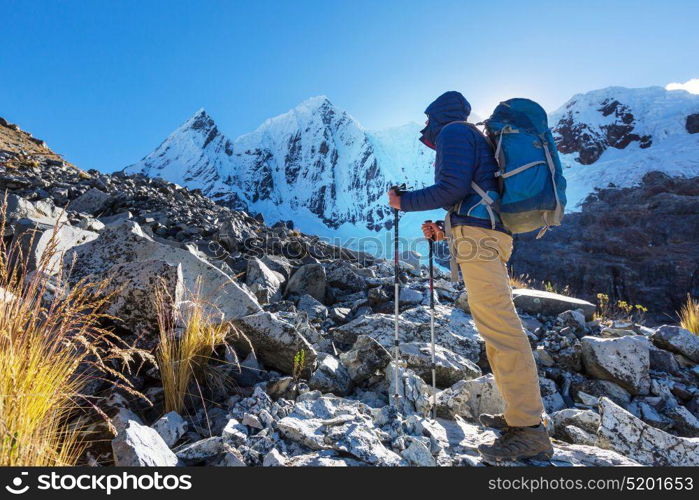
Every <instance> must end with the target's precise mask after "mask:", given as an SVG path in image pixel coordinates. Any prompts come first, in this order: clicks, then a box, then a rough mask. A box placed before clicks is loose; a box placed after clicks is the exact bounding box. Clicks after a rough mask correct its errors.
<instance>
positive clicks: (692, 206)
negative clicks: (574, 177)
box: [511, 172, 699, 322]
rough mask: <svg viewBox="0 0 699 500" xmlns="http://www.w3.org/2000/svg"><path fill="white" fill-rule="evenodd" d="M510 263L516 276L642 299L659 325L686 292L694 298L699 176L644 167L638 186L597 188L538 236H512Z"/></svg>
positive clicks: (698, 291)
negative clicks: (579, 208) (560, 222)
mask: <svg viewBox="0 0 699 500" xmlns="http://www.w3.org/2000/svg"><path fill="white" fill-rule="evenodd" d="M542 255H545V256H546V259H545V261H546V265H542ZM511 262H512V266H513V269H514V271H515V274H528V275H530V276H533V277H536V278H537V279H539V280H542V281H549V282H551V283H555V284H559V285H561V286H565V285H567V286H568V287H569V288H570V290H571V291H572V292H573V293H575V294H578V295H580V296H583V297H585V298H587V299H588V300H594V299H595V296H596V294H597V293H605V294H607V295H608V296H609V297H611V299H612V301H614V302H616V301H617V300H625V301H627V302H630V303H632V304H641V305H644V306H645V307H647V308H648V309H649V314H650V317H651V318H652V319H654V320H655V321H658V322H666V321H668V318H670V319H671V318H674V317H675V312H676V311H678V310H679V309H680V307H681V306H682V304H684V303H685V301H686V300H687V294H690V295H692V296H693V297H699V177H693V178H688V179H682V178H677V177H674V178H673V177H670V176H668V175H666V174H663V173H660V172H651V173H648V174H646V175H645V176H644V177H643V179H642V181H641V184H640V186H636V187H628V188H607V189H602V190H599V191H598V192H597V193H596V194H594V195H592V196H590V197H589V198H588V199H587V201H585V203H584V204H583V207H582V211H581V212H577V213H573V214H569V215H567V216H566V218H565V221H564V223H563V225H561V226H560V227H557V228H555V229H553V230H551V231H550V232H549V233H548V234H547V235H546V236H545V237H544V238H542V239H539V240H537V239H535V237H534V235H532V234H527V235H521V236H518V237H517V241H516V244H515V251H514V254H513V257H512V261H511Z"/></svg>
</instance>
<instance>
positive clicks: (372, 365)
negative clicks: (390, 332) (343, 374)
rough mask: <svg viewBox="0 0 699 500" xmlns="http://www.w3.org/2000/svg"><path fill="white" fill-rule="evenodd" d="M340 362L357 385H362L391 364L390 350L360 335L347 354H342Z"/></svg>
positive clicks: (366, 336)
mask: <svg viewBox="0 0 699 500" xmlns="http://www.w3.org/2000/svg"><path fill="white" fill-rule="evenodd" d="M340 360H341V361H342V364H343V365H344V366H345V368H346V369H347V372H348V373H349V376H350V378H351V379H352V380H353V381H354V382H355V383H357V384H358V383H361V382H363V381H364V380H366V379H368V378H369V377H371V376H372V375H374V374H375V373H376V372H377V371H382V370H384V369H385V368H386V366H387V365H388V364H389V363H390V362H391V354H390V353H389V352H388V350H387V349H386V348H385V347H384V346H382V345H381V344H379V343H378V342H377V341H376V340H374V339H373V338H371V337H369V336H368V335H360V336H359V337H357V340H356V342H355V343H354V345H353V346H352V349H350V350H349V351H347V352H343V353H342V354H340Z"/></svg>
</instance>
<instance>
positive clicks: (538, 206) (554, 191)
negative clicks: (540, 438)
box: [472, 98, 566, 238]
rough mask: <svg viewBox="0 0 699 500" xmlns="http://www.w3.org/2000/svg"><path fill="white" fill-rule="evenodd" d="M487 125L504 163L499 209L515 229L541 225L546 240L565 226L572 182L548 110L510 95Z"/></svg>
mask: <svg viewBox="0 0 699 500" xmlns="http://www.w3.org/2000/svg"><path fill="white" fill-rule="evenodd" d="M484 125H485V132H486V138H487V139H488V140H489V141H490V143H491V145H492V146H493V148H494V150H495V159H496V160H497V163H498V166H499V170H498V171H497V172H496V174H495V176H496V177H497V178H498V180H499V186H500V189H499V190H500V193H499V195H500V196H499V199H498V200H497V203H496V204H494V205H493V207H494V208H495V209H496V211H497V213H498V215H500V218H501V220H502V223H503V225H504V226H505V228H506V229H507V230H508V231H510V232H511V233H514V234H517V233H527V232H529V231H534V230H536V229H540V231H539V234H538V235H537V238H540V237H541V236H543V235H544V233H545V232H546V230H547V229H548V228H549V227H551V226H558V225H560V224H561V220H562V219H563V211H564V209H565V204H566V195H565V190H566V180H565V178H564V177H563V169H562V167H561V160H560V158H559V157H558V150H557V149H556V143H555V142H554V140H553V135H552V134H551V131H550V130H549V127H548V120H547V118H546V112H545V111H544V109H543V108H542V107H541V106H539V105H538V104H537V103H535V102H534V101H531V100H529V99H521V98H517V99H510V100H508V101H504V102H501V103H500V104H499V105H498V106H497V107H496V108H495V111H493V114H492V115H491V116H490V118H488V119H487V120H486V121H485V122H484ZM472 187H473V189H474V190H475V191H476V192H477V193H478V194H479V195H481V197H482V199H483V201H484V202H485V203H486V204H489V205H490V203H489V201H488V200H487V199H486V197H487V198H491V197H490V196H488V194H487V193H482V192H481V191H482V190H481V189H480V188H479V187H478V186H474V185H472ZM484 194H485V196H486V197H484V196H483V195H484Z"/></svg>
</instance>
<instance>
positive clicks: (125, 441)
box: [112, 420, 178, 467]
mask: <svg viewBox="0 0 699 500" xmlns="http://www.w3.org/2000/svg"><path fill="white" fill-rule="evenodd" d="M112 451H113V452H114V465H116V466H118V467H167V466H175V465H177V463H178V460H177V456H176V455H175V454H174V453H173V452H172V451H171V450H170V448H168V446H167V444H165V441H163V438H161V437H160V434H158V433H157V432H156V431H155V430H154V429H151V428H150V427H147V426H145V425H141V424H139V423H138V422H136V421H133V420H132V421H130V422H129V423H128V425H127V426H126V427H125V428H124V431H123V432H120V433H119V434H117V436H116V437H115V438H114V439H113V440H112Z"/></svg>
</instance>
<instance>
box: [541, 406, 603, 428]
mask: <svg viewBox="0 0 699 500" xmlns="http://www.w3.org/2000/svg"><path fill="white" fill-rule="evenodd" d="M551 419H552V420H553V425H554V429H555V431H556V432H558V431H559V430H562V429H563V428H565V427H566V426H569V425H573V426H575V427H578V428H580V429H582V430H584V431H586V432H589V433H596V432H597V429H598V428H599V423H600V417H599V414H597V413H595V412H594V411H592V410H580V409H577V408H565V409H563V410H560V411H556V412H554V413H552V414H551Z"/></svg>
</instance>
